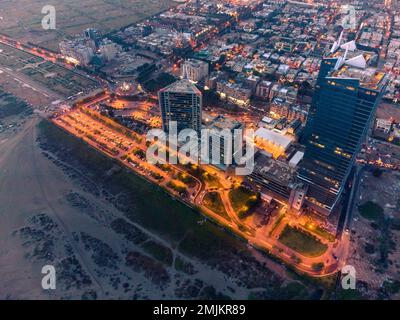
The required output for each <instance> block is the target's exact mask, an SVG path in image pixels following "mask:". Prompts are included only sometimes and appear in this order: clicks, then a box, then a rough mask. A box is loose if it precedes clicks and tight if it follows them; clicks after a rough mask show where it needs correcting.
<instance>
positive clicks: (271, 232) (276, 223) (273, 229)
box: [269, 214, 285, 236]
mask: <svg viewBox="0 0 400 320" xmlns="http://www.w3.org/2000/svg"><path fill="white" fill-rule="evenodd" d="M283 218H285V214H281V215H280V216H279V217H278V219H276V220H275V223H274V226H273V227H272V229H271V231H270V232H269V236H271V235H272V234H273V233H274V232H275V230H276V228H278V226H279V225H280V224H281V222H282V220H283Z"/></svg>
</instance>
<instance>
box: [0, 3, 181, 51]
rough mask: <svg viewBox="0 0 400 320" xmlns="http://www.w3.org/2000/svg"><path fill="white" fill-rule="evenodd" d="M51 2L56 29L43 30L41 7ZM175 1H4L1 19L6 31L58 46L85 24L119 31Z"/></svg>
mask: <svg viewBox="0 0 400 320" xmlns="http://www.w3.org/2000/svg"><path fill="white" fill-rule="evenodd" d="M52 3H53V4H54V3H56V4H55V6H56V10H57V32H48V31H46V30H43V28H42V25H41V21H42V18H43V15H42V13H41V10H42V8H43V6H45V5H47V4H52ZM173 5H177V3H176V2H174V1H172V0H146V1H144V0H124V1H114V0H112V1H111V0H85V1H79V0H68V1H50V2H49V1H48V0H35V1H27V0H13V1H5V2H4V1H3V2H2V4H1V6H2V11H3V12H4V13H6V14H7V19H4V20H3V21H2V27H1V29H2V33H5V34H7V35H10V36H17V35H18V36H19V37H21V36H25V37H26V38H27V39H28V40H29V41H30V42H32V43H35V44H39V45H41V46H43V47H45V48H49V49H51V50H58V43H59V42H60V41H61V40H62V39H64V38H66V37H69V36H73V35H76V34H79V33H82V31H83V30H85V29H86V28H95V29H98V30H100V31H101V32H102V33H108V32H112V31H116V30H118V29H120V28H122V27H124V26H127V25H130V24H132V23H135V22H138V21H140V20H142V19H146V18H147V17H150V16H152V15H154V14H156V13H158V12H161V11H163V10H165V9H167V8H169V7H171V6H173ZM15 8H23V10H15ZM105 13H106V14H105Z"/></svg>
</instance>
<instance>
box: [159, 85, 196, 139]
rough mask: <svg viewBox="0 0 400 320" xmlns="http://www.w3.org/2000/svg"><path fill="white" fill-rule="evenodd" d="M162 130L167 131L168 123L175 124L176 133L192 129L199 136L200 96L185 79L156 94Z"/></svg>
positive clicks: (194, 87)
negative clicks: (172, 122)
mask: <svg viewBox="0 0 400 320" xmlns="http://www.w3.org/2000/svg"><path fill="white" fill-rule="evenodd" d="M158 98H159V103H160V109H161V117H162V124H163V130H164V131H166V132H168V131H169V123H170V122H171V121H176V122H177V129H178V133H179V131H181V130H184V129H193V130H195V131H197V133H198V134H199V136H200V131H201V108H202V94H201V91H200V90H199V89H197V88H196V86H195V85H194V84H193V83H191V82H190V81H189V80H187V79H183V80H179V81H177V82H174V83H173V84H171V85H169V86H167V87H165V88H163V89H161V90H160V91H159V93H158Z"/></svg>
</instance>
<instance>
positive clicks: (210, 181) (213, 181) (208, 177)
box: [202, 172, 222, 188]
mask: <svg viewBox="0 0 400 320" xmlns="http://www.w3.org/2000/svg"><path fill="white" fill-rule="evenodd" d="M202 177H203V181H205V182H207V185H208V186H209V187H210V188H221V187H222V185H221V183H220V182H219V180H218V178H217V177H216V176H215V175H213V174H210V173H208V172H204V173H203V176H202Z"/></svg>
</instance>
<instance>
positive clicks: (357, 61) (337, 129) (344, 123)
mask: <svg viewBox="0 0 400 320" xmlns="http://www.w3.org/2000/svg"><path fill="white" fill-rule="evenodd" d="M341 38H342V35H341V37H340V40H339V41H337V42H335V44H334V45H333V47H332V50H331V52H330V54H329V55H328V56H327V57H325V58H324V59H323V61H322V63H321V68H320V72H319V76H318V79H317V83H316V88H315V94H314V97H313V102H312V106H311V110H310V119H309V121H308V123H307V127H306V131H305V132H306V133H305V144H306V152H305V155H304V160H303V163H302V165H301V168H300V170H299V175H298V177H299V178H300V179H301V180H302V181H303V182H305V184H306V185H307V186H308V192H307V196H306V200H307V202H308V203H309V204H310V205H311V206H313V207H315V208H316V209H318V211H321V212H323V213H325V214H329V213H330V212H331V211H332V209H333V208H334V206H335V204H336V203H337V201H338V199H339V196H340V194H341V192H342V191H343V188H344V185H345V182H346V180H347V178H348V176H349V174H350V171H351V168H352V166H353V164H354V162H355V157H356V155H357V153H358V151H359V149H360V146H361V143H362V140H363V138H365V136H366V134H367V132H368V128H369V127H370V123H371V120H372V118H373V116H374V113H375V110H376V107H377V106H378V104H379V102H380V100H381V97H382V95H383V93H384V90H385V87H386V83H387V77H386V75H385V74H384V73H383V72H379V71H378V70H377V69H376V67H374V66H373V65H374V64H376V61H377V58H378V56H377V54H376V53H375V52H369V51H363V50H361V49H360V48H359V47H358V46H357V45H356V43H355V42H354V41H351V42H348V43H345V44H341Z"/></svg>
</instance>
